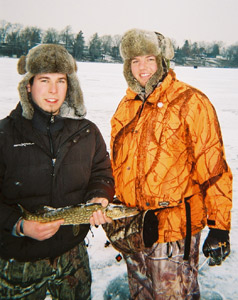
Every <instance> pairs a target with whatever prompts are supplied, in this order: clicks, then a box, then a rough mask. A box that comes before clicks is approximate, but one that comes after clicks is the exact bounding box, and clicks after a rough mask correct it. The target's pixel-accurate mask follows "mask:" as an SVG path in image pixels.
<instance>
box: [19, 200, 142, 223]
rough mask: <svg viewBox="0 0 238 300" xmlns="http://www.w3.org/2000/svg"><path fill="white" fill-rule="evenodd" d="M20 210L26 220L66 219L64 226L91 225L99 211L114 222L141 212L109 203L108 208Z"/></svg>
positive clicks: (44, 221)
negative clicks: (93, 216) (95, 213)
mask: <svg viewBox="0 0 238 300" xmlns="http://www.w3.org/2000/svg"><path fill="white" fill-rule="evenodd" d="M20 208H21V210H22V217H23V219H24V220H30V221H37V222H41V223H47V222H52V221H56V220H61V219H64V223H63V224H62V225H78V224H89V223H90V222H89V219H90V217H91V216H92V214H93V213H94V212H95V211H98V210H101V211H102V212H103V213H105V214H106V215H107V217H109V218H111V219H113V220H117V219H121V218H126V217H132V216H136V215H137V214H139V212H140V211H139V209H138V208H137V207H128V206H126V205H124V204H113V203H109V204H108V206H107V207H102V205H101V204H100V203H86V204H79V205H76V206H66V207H61V208H54V207H51V206H43V207H42V208H41V209H39V210H37V211H35V212H34V213H32V212H29V211H28V210H26V209H25V208H23V207H22V206H20Z"/></svg>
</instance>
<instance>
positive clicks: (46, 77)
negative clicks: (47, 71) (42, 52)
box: [38, 75, 67, 80]
mask: <svg viewBox="0 0 238 300" xmlns="http://www.w3.org/2000/svg"><path fill="white" fill-rule="evenodd" d="M38 79H51V78H50V77H49V76H45V75H42V76H39V77H38ZM58 79H64V80H67V77H59V78H58Z"/></svg>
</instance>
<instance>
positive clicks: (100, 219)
mask: <svg viewBox="0 0 238 300" xmlns="http://www.w3.org/2000/svg"><path fill="white" fill-rule="evenodd" d="M89 202H90V203H100V204H101V205H102V207H107V206H108V203H109V202H108V200H107V199H106V198H93V199H92V200H91V201H89ZM111 222H112V219H111V218H108V217H107V216H106V214H105V213H103V212H102V211H101V210H100V209H99V210H98V211H96V212H94V213H93V215H92V217H91V218H90V224H91V225H92V226H99V225H101V224H105V223H111Z"/></svg>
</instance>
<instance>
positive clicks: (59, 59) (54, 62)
mask: <svg viewBox="0 0 238 300" xmlns="http://www.w3.org/2000/svg"><path fill="white" fill-rule="evenodd" d="M17 69H18V73H19V74H21V75H23V74H25V76H24V78H23V80H22V81H21V82H20V83H19V86H18V90H19V94H20V102H21V106H22V110H23V112H22V115H23V116H24V117H25V118H26V119H32V117H33V113H34V108H33V106H32V104H31V102H30V100H29V97H28V92H27V84H28V83H29V82H30V80H31V78H32V77H34V76H35V75H36V74H41V73H62V74H66V75H67V80H68V91H67V96H66V99H65V101H64V103H63V105H62V107H61V110H60V115H61V116H62V117H69V118H76V119H78V118H83V117H84V116H85V114H86V108H85V106H84V100H83V93H82V91H81V88H80V84H79V80H78V78H77V74H76V72H77V65H76V61H75V60H74V58H73V57H72V55H71V54H69V52H68V51H67V50H66V49H65V48H64V47H63V46H61V45H56V44H42V45H38V46H36V47H34V48H32V49H30V50H29V52H28V54H27V55H26V56H21V57H20V59H19V61H18V65H17Z"/></svg>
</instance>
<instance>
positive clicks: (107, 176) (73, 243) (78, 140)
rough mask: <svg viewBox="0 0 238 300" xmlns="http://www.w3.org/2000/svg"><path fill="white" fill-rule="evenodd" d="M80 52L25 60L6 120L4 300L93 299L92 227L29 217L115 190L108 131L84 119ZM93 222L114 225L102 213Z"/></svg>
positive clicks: (0, 135)
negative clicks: (77, 59)
mask: <svg viewBox="0 0 238 300" xmlns="http://www.w3.org/2000/svg"><path fill="white" fill-rule="evenodd" d="M76 70H77V69H76V63H75V61H74V59H73V57H72V56H71V55H70V54H69V53H68V52H67V51H66V49H65V48H64V47H62V46H60V45H50V44H45V45H39V46H37V47H35V48H32V49H31V50H30V51H29V53H28V54H27V56H26V57H25V56H23V57H21V58H20V60H19V62H18V72H19V73H20V74H25V76H24V78H23V80H22V81H21V82H20V83H19V87H18V89H19V94H20V102H19V104H18V105H17V107H16V109H14V110H13V111H12V112H11V113H10V115H9V116H8V117H7V118H5V119H3V120H1V121H0V298H1V299H2V300H3V299H21V298H22V299H27V300H30V299H32V300H33V299H34V300H35V299H37V300H40V299H45V296H46V291H47V290H49V291H50V293H51V295H52V297H53V298H54V299H61V300H62V299H65V300H66V299H67V300H69V299H77V300H78V299H83V300H86V299H90V298H91V296H90V286H91V273H90V268H89V262H88V254H87V250H86V247H85V244H84V238H85V236H86V235H87V233H88V230H89V226H90V225H89V224H84V225H80V226H79V225H67V226H61V225H62V224H63V222H64V220H58V221H53V222H48V223H40V222H37V221H26V220H23V218H22V212H21V209H20V207H19V204H20V205H21V206H22V207H24V208H25V209H27V210H28V211H31V212H34V211H36V210H37V209H38V208H40V207H42V206H46V205H48V206H52V207H55V208H59V207H65V206H70V205H77V204H80V203H86V202H88V201H91V202H99V203H102V205H103V206H106V205H107V204H108V202H109V201H111V200H112V198H113V195H114V181H113V177H112V171H111V165H110V159H109V156H108V153H107V151H106V145H105V142H104V140H103V138H102V135H101V133H100V131H99V130H98V128H97V127H96V125H95V124H93V123H92V122H90V121H89V120H87V119H85V118H84V116H85V114H86V110H85V106H84V102H83V95H82V92H81V89H80V85H79V81H78V78H77V75H76ZM90 221H91V224H92V225H100V224H104V223H105V222H109V221H110V219H108V218H107V217H106V216H105V215H103V214H102V212H101V211H99V212H97V213H96V214H94V215H93V216H92V218H91V219H90Z"/></svg>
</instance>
